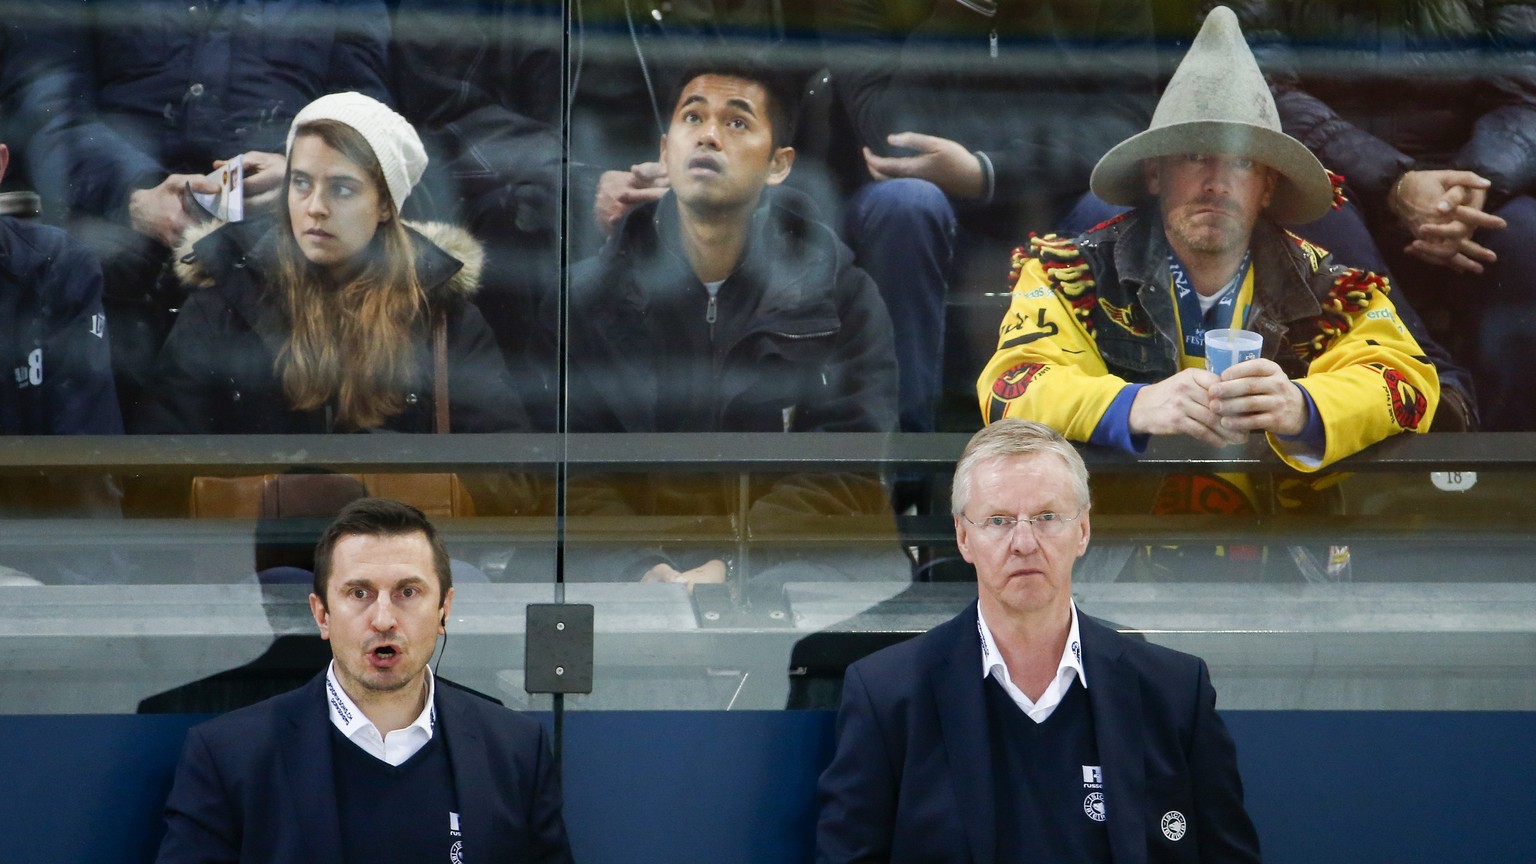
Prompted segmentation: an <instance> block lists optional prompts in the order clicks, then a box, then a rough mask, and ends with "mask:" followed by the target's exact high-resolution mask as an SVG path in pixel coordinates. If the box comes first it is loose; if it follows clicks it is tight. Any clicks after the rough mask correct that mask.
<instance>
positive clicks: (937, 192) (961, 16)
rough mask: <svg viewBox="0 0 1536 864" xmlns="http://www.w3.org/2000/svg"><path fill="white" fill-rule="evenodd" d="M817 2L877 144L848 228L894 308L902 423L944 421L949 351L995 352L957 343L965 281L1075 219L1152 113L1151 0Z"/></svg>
mask: <svg viewBox="0 0 1536 864" xmlns="http://www.w3.org/2000/svg"><path fill="white" fill-rule="evenodd" d="M816 20H817V26H818V30H819V32H820V34H821V37H822V40H823V51H824V53H825V57H826V61H827V65H828V66H829V67H830V69H831V71H832V82H833V86H834V88H835V90H836V93H837V96H838V100H839V102H840V104H841V105H842V106H843V108H845V109H846V111H847V119H848V122H849V124H850V125H851V126H852V127H853V130H854V135H855V140H856V142H857V144H858V145H860V150H859V151H856V152H853V153H850V154H848V155H849V156H850V157H851V158H852V159H853V161H855V162H856V163H858V164H857V166H856V169H855V170H856V171H857V175H858V176H857V177H856V178H855V182H856V183H857V182H859V181H862V184H863V185H861V186H858V188H857V190H856V191H855V192H854V193H853V196H852V198H851V200H850V201H849V202H848V205H847V208H846V210H845V212H844V218H843V224H842V228H843V234H844V237H845V238H846V239H847V241H848V244H849V245H850V246H851V247H853V251H854V254H855V255H856V256H857V257H856V260H857V262H858V264H859V266H860V267H863V268H864V269H865V270H867V271H868V272H869V274H870V276H872V277H873V278H874V280H875V282H876V283H877V284H879V286H880V292H881V295H882V296H883V297H884V298H885V301H886V304H887V306H888V307H889V308H890V311H891V319H892V322H893V324H894V326H895V332H896V352H897V357H898V359H899V361H900V363H901V397H900V398H901V428H902V429H903V431H908V432H929V431H933V430H934V429H935V428H936V424H937V419H936V410H937V409H938V408H939V403H940V400H941V398H942V396H943V390H944V379H945V367H946V363H945V357H946V354H947V355H948V356H950V357H953V358H954V359H955V361H956V363H957V364H960V363H963V364H964V365H961V366H959V368H956V369H954V370H953V371H952V373H951V374H950V376H949V377H950V379H951V381H952V382H954V381H968V380H969V378H970V376H972V375H973V374H974V372H975V365H976V364H979V363H980V362H982V359H983V356H982V355H980V354H979V353H978V352H975V351H971V350H969V349H970V347H971V346H968V345H964V344H963V343H958V344H957V345H956V346H955V348H954V349H950V350H948V351H946V348H945V332H944V330H945V316H946V298H947V296H948V295H949V291H950V288H951V286H953V287H955V288H957V289H965V293H974V291H975V290H976V286H977V285H978V276H977V274H978V273H979V274H980V276H979V280H980V281H979V284H980V287H981V288H984V289H988V290H991V289H994V288H1000V287H1002V283H1001V275H1002V262H1003V261H1005V260H1006V259H1007V252H1008V250H1009V249H1012V248H1013V247H1014V246H1016V245H1018V243H1019V242H1020V241H1021V240H1022V239H1024V238H1026V237H1027V236H1028V233H1029V231H1031V230H1040V231H1044V230H1046V229H1048V228H1050V227H1051V226H1052V225H1053V224H1055V222H1056V221H1057V220H1059V219H1061V218H1062V217H1063V215H1064V214H1065V213H1066V212H1067V209H1068V208H1069V207H1070V206H1071V204H1072V203H1073V202H1074V201H1075V200H1077V199H1078V197H1080V196H1081V195H1083V194H1084V193H1085V192H1086V191H1087V189H1088V175H1089V171H1090V170H1091V169H1092V168H1093V164H1094V161H1095V160H1097V159H1098V158H1099V157H1100V156H1102V155H1103V154H1104V153H1105V152H1106V151H1107V150H1109V148H1110V147H1112V146H1113V145H1114V144H1116V143H1117V142H1119V141H1121V140H1123V139H1124V138H1125V137H1127V136H1128V135H1131V134H1133V133H1134V132H1136V131H1137V130H1139V129H1142V128H1144V127H1145V126H1146V123H1147V121H1148V119H1150V117H1151V110H1152V104H1153V103H1154V101H1155V88H1154V86H1153V84H1154V75H1155V72H1156V64H1155V63H1154V62H1153V51H1152V12H1151V7H1150V6H1148V5H1147V4H1144V3H1139V2H1134V0H1050V2H1045V3H1040V2H1024V0H924V2H919V3H917V4H908V7H901V6H897V5H895V4H889V3H880V2H876V0H832V2H826V3H821V4H818V8H817V16H816ZM849 149H850V150H851V149H852V148H849ZM973 261H979V262H980V264H981V267H980V269H979V270H978V269H977V268H975V267H971V266H969V265H970V263H971V262H973ZM994 280H997V281H994ZM955 349H958V350H955Z"/></svg>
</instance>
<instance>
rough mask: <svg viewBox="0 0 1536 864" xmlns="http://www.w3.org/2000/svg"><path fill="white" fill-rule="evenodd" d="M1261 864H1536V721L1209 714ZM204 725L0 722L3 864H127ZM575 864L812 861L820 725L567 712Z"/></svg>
mask: <svg viewBox="0 0 1536 864" xmlns="http://www.w3.org/2000/svg"><path fill="white" fill-rule="evenodd" d="M1224 716H1225V717H1226V718H1227V723H1228V725H1230V726H1231V729H1232V733H1233V736H1234V737H1235V738H1236V739H1237V745H1238V752H1239V755H1240V758H1241V760H1242V768H1243V777H1244V780H1245V783H1246V785H1247V791H1248V803H1249V811H1250V812H1251V813H1252V814H1253V817H1254V820H1255V821H1256V822H1257V823H1258V827H1259V833H1260V836H1261V838H1262V840H1263V844H1264V851H1265V860H1266V861H1268V862H1270V864H1314V862H1323V864H1326V862H1335V861H1337V862H1341V864H1342V862H1351V864H1353V862H1358V861H1362V860H1364V861H1393V862H1396V864H1403V862H1414V861H1424V862H1435V864H1442V862H1445V861H1447V860H1455V861H1532V860H1536V820H1533V819H1531V818H1530V815H1529V814H1531V813H1533V812H1536V714H1533V713H1474V712H1439V713H1420V712H1393V713H1385V712H1255V711H1234V712H1227V713H1225V714H1224ZM198 719H201V718H194V717H184V716H171V717H132V716H126V717H125V716H78V717H27V716H23V717H16V716H10V717H0V765H3V766H5V770H4V773H3V776H4V781H5V782H4V785H3V787H0V864H32V862H37V864H60V862H77V861H78V862H87V861H89V862H93V864H117V862H123V864H127V862H142V861H148V860H150V859H151V858H152V857H153V851H154V848H155V845H156V843H157V842H158V839H159V835H160V830H161V828H160V821H159V820H160V816H159V808H160V804H161V802H162V801H163V800H164V798H165V793H166V791H167V790H168V789H169V785H170V777H171V772H172V770H173V769H174V766H175V762H176V757H177V754H178V753H179V751H180V748H181V740H182V737H183V735H184V733H185V730H186V728H187V726H189V725H190V724H191V723H192V722H195V721H196V720H198ZM565 732H566V739H565V759H566V808H567V809H566V818H567V821H568V823H569V825H570V828H571V834H572V841H573V843H574V844H575V846H576V853H577V860H578V861H579V862H581V864H631V862H651V861H656V862H667V864H688V862H695V861H697V862H706V861H708V862H716V861H731V862H742V864H753V862H765V864H766V862H773V864H783V862H791V864H792V862H797V861H807V860H809V855H810V843H811V833H810V832H811V826H812V825H813V824H814V819H815V782H816V774H817V772H818V771H819V769H820V767H821V765H823V764H824V763H825V762H826V760H827V759H828V758H829V756H830V754H831V747H832V715H831V714H829V713H824V712H787V711H786V712H746V713H722V712H572V713H569V714H567V715H566V722H565Z"/></svg>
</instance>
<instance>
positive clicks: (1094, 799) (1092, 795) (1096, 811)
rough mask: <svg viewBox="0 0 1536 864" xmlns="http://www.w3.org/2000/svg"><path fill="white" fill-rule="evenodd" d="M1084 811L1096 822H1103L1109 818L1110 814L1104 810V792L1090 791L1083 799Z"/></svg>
mask: <svg viewBox="0 0 1536 864" xmlns="http://www.w3.org/2000/svg"><path fill="white" fill-rule="evenodd" d="M1083 812H1084V813H1086V814H1088V818H1089V819H1092V820H1093V821H1095V822H1103V821H1104V820H1105V819H1107V818H1108V814H1106V813H1105V812H1104V793H1103V792H1089V793H1088V797H1087V798H1084V799H1083Z"/></svg>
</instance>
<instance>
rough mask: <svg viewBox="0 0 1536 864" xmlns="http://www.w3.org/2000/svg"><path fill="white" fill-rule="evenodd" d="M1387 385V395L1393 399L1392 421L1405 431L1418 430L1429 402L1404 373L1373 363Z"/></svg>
mask: <svg viewBox="0 0 1536 864" xmlns="http://www.w3.org/2000/svg"><path fill="white" fill-rule="evenodd" d="M1371 365H1372V366H1374V367H1376V370H1377V371H1379V372H1380V373H1381V378H1382V380H1383V381H1385V382H1386V384H1387V395H1388V396H1390V397H1391V399H1392V419H1393V420H1394V421H1396V422H1397V425H1399V426H1401V427H1403V428H1404V429H1417V428H1419V424H1420V423H1422V422H1424V414H1425V413H1426V412H1427V411H1428V409H1429V401H1428V400H1426V399H1425V398H1424V394H1423V393H1420V392H1419V388H1417V387H1415V386H1413V385H1412V384H1409V383H1408V379H1407V378H1404V377H1403V373H1401V372H1399V371H1397V370H1396V369H1392V368H1390V367H1387V366H1382V365H1381V364H1379V363H1372V364H1371Z"/></svg>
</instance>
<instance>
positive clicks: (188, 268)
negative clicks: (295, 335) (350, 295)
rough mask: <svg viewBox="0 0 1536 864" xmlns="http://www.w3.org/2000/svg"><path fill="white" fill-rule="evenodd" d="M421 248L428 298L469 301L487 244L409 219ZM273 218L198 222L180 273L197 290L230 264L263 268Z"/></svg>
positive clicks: (180, 259)
mask: <svg viewBox="0 0 1536 864" xmlns="http://www.w3.org/2000/svg"><path fill="white" fill-rule="evenodd" d="M405 227H406V230H407V233H408V234H409V235H410V236H411V239H412V241H413V242H414V244H415V247H416V277H417V278H418V279H419V280H421V286H422V289H423V290H425V291H426V292H427V299H428V301H429V302H430V301H438V300H447V299H454V298H457V299H463V300H469V299H472V298H473V297H474V296H475V293H476V292H478V291H479V290H480V276H481V273H482V272H483V271H484V269H485V247H484V245H483V244H481V242H480V241H479V240H477V239H475V236H474V235H473V234H471V233H469V232H468V231H466V230H464V229H463V228H460V227H458V226H457V225H450V224H448V223H446V222H411V221H409V220H407V221H406V222H405ZM278 230H279V226H278V224H277V222H276V221H275V220H273V219H270V218H268V219H256V220H250V221H246V222H233V223H229V224H225V223H219V222H210V223H206V224H204V225H194V226H193V227H191V228H189V229H187V232H186V233H185V234H183V235H182V238H181V242H180V243H178V244H177V245H176V258H175V265H174V267H175V271H176V278H177V279H179V280H180V281H181V283H182V284H183V285H186V286H187V287H188V288H192V289H202V288H212V287H213V286H215V285H217V284H219V282H220V281H221V279H222V277H223V276H224V275H225V274H226V273H227V272H228V271H229V269H231V268H245V267H253V268H254V269H255V270H256V272H257V273H263V272H265V271H266V270H267V269H268V268H270V267H271V265H272V263H273V261H274V258H275V256H276V249H277V231H278Z"/></svg>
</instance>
